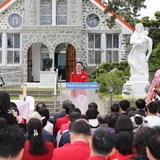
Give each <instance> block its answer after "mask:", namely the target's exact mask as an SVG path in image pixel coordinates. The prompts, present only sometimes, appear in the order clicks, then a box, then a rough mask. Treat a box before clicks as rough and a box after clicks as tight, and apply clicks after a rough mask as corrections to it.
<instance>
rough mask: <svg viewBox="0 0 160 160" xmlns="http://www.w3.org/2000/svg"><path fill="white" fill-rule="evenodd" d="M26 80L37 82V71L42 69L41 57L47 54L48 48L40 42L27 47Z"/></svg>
mask: <svg viewBox="0 0 160 160" xmlns="http://www.w3.org/2000/svg"><path fill="white" fill-rule="evenodd" d="M27 55H28V56H27V59H28V60H27V71H28V73H27V82H39V81H40V74H39V71H43V59H44V58H46V57H47V56H48V55H49V50H48V48H47V47H46V46H45V45H44V44H42V43H35V44H33V45H32V46H31V47H30V48H29V49H28V54H27Z"/></svg>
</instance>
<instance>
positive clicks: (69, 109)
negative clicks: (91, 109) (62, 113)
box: [66, 103, 76, 114]
mask: <svg viewBox="0 0 160 160" xmlns="http://www.w3.org/2000/svg"><path fill="white" fill-rule="evenodd" d="M75 108H76V107H75V105H74V104H73V103H71V104H69V105H68V106H67V107H66V114H70V113H71V112H72V111H74V110H75Z"/></svg>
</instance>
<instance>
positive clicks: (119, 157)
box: [108, 150, 137, 160]
mask: <svg viewBox="0 0 160 160" xmlns="http://www.w3.org/2000/svg"><path fill="white" fill-rule="evenodd" d="M136 155H137V154H135V153H134V154H127V155H123V154H121V153H119V152H118V150H116V151H115V152H114V154H112V155H111V156H109V158H108V160H129V158H130V157H133V156H136Z"/></svg>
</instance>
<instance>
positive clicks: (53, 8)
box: [52, 0, 57, 26]
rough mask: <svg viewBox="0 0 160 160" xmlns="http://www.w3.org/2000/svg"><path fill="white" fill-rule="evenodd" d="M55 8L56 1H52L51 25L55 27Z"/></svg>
mask: <svg viewBox="0 0 160 160" xmlns="http://www.w3.org/2000/svg"><path fill="white" fill-rule="evenodd" d="M56 7H57V3H56V0H52V25H53V26H55V25H56Z"/></svg>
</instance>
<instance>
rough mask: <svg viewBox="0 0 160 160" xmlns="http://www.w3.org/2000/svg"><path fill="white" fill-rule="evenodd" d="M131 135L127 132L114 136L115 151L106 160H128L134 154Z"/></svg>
mask: <svg viewBox="0 0 160 160" xmlns="http://www.w3.org/2000/svg"><path fill="white" fill-rule="evenodd" d="M132 142H133V134H132V133H130V132H127V131H123V132H119V133H118V134H116V144H115V148H116V151H115V152H114V154H113V155H111V156H110V157H109V159H108V160H115V159H118V160H128V159H129V158H130V157H133V156H134V155H136V154H133V151H132Z"/></svg>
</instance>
